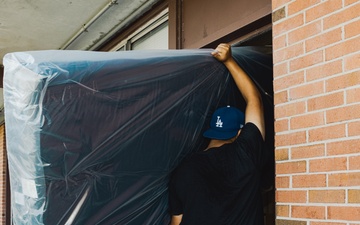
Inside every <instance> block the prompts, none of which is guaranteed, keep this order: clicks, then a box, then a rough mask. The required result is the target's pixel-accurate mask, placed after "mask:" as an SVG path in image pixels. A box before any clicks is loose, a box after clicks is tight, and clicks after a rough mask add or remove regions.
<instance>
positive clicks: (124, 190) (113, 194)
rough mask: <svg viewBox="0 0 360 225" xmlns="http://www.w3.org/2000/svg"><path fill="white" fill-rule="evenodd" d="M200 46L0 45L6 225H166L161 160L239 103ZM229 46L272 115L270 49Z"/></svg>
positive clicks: (166, 161)
mask: <svg viewBox="0 0 360 225" xmlns="http://www.w3.org/2000/svg"><path fill="white" fill-rule="evenodd" d="M210 52H211V50H210V49H204V50H166V51H164V50H159V51H129V52H112V53H109V52H85V51H33V52H17V53H9V54H7V55H6V56H5V57H4V60H3V62H4V68H5V76H4V100H5V125H6V143H7V151H8V154H7V155H8V165H9V171H10V187H11V210H12V222H13V224H31V225H37V224H51V225H53V224H81V225H83V224H131V225H140V224H149V225H155V224H168V223H169V215H168V211H167V207H168V202H167V201H168V199H167V198H168V197H167V183H168V178H169V175H170V174H171V172H172V170H173V169H174V168H175V167H176V166H177V165H178V164H179V162H180V161H181V160H182V159H183V158H184V157H185V156H186V155H187V154H189V153H190V152H191V151H194V150H197V149H199V148H201V146H203V145H205V144H206V140H205V139H204V138H203V137H202V132H203V130H205V129H206V128H207V125H208V122H209V119H210V116H211V113H212V112H213V111H214V110H215V109H216V108H217V107H219V106H224V105H227V104H231V105H235V106H238V107H239V108H243V107H244V103H243V100H242V99H241V97H240V94H239V93H238V91H237V90H236V88H235V87H234V83H233V81H232V79H231V76H230V75H229V74H228V72H227V70H226V68H225V67H224V65H223V64H222V63H220V62H218V61H217V60H216V59H214V58H213V57H212V56H211V55H210ZM233 54H234V56H235V58H236V59H237V60H238V62H239V64H240V65H241V66H242V67H243V68H244V69H245V70H246V71H247V72H248V74H249V75H250V76H251V77H252V78H254V80H255V81H256V82H257V84H258V85H259V88H260V89H261V91H262V93H263V94H264V97H265V99H267V100H266V101H265V102H267V103H266V104H268V103H270V104H268V106H269V107H268V108H269V110H270V111H269V113H271V112H272V109H271V107H272V103H271V101H272V100H271V97H269V95H271V91H272V88H271V86H269V82H270V83H271V81H272V67H271V66H272V65H271V64H272V62H271V57H269V55H267V54H264V53H263V51H260V50H259V49H254V48H247V47H242V48H233ZM265 92H266V93H265ZM270 121H273V117H272V118H271V116H270ZM270 129H271V128H270ZM270 139H271V138H270ZM270 141H272V140H270Z"/></svg>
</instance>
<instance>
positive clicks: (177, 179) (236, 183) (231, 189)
mask: <svg viewBox="0 0 360 225" xmlns="http://www.w3.org/2000/svg"><path fill="white" fill-rule="evenodd" d="M263 146H264V141H263V139H262V136H261V133H260V131H259V129H258V128H257V127H256V126H255V125H254V124H252V123H247V124H246V125H245V126H244V127H243V128H242V131H241V133H240V136H239V137H238V138H237V140H236V141H235V142H233V143H231V144H225V145H223V146H221V147H219V148H211V149H209V150H207V151H201V152H196V153H194V154H192V155H191V157H189V158H187V159H185V160H184V161H183V163H181V165H180V166H179V167H178V168H177V169H176V170H175V171H174V173H173V176H172V178H171V181H170V185H169V193H170V195H169V200H170V213H171V214H172V215H179V214H183V217H182V222H181V225H263V224H264V223H263V218H264V216H263V208H262V199H261V187H260V186H261V179H260V178H261V174H260V171H261V167H262V164H263V161H264V160H263Z"/></svg>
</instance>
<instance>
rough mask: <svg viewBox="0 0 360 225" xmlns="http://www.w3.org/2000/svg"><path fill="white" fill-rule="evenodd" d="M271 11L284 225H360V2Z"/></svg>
mask: <svg viewBox="0 0 360 225" xmlns="http://www.w3.org/2000/svg"><path fill="white" fill-rule="evenodd" d="M272 8H273V48H274V53H273V56H274V93H275V98H274V102H275V147H276V150H275V158H276V210H277V212H276V217H277V224H279V225H280V224H281V225H282V224H284V225H285V224H290V225H291V224H294V225H295V224H296V225H325V224H330V225H353V224H360V1H359V0H273V1H272Z"/></svg>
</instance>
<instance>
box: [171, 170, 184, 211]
mask: <svg viewBox="0 0 360 225" xmlns="http://www.w3.org/2000/svg"><path fill="white" fill-rule="evenodd" d="M175 179H176V178H175V176H174V175H173V176H172V178H171V179H170V182H169V213H170V215H180V214H183V205H182V202H181V200H180V199H179V196H178V195H177V192H176V180H175Z"/></svg>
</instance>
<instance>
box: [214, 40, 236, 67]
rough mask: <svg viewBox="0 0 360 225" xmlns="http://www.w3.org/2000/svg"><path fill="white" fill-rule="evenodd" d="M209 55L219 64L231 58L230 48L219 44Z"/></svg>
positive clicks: (227, 45)
mask: <svg viewBox="0 0 360 225" xmlns="http://www.w3.org/2000/svg"><path fill="white" fill-rule="evenodd" d="M211 54H212V56H214V57H215V58H216V59H217V60H219V61H220V62H223V63H225V62H226V61H228V60H229V59H231V58H232V55H231V46H230V45H229V44H219V45H218V46H217V48H216V49H215V50H214V51H213V52H212V53H211Z"/></svg>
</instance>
